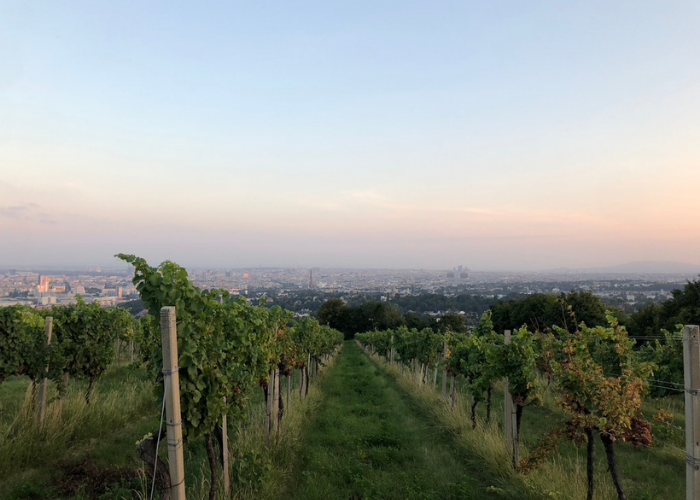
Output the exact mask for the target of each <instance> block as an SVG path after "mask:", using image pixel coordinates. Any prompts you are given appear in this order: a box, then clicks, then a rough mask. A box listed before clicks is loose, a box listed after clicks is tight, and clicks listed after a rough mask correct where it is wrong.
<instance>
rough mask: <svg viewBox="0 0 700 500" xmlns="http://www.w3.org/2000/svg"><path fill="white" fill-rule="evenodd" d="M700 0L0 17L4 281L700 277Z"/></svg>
mask: <svg viewBox="0 0 700 500" xmlns="http://www.w3.org/2000/svg"><path fill="white" fill-rule="evenodd" d="M699 23H700V4H698V3H697V2H694V1H689V0H686V1H677V2H658V1H644V0H634V1H616V2H599V1H574V2H566V3H562V2H553V1H540V2H534V3H533V2H517V1H514V0H513V1H504V2H472V1H467V2H442V1H441V2H395V1H394V2H391V1H381V2H366V1H360V2H351V3H346V4H343V3H328V2H319V1H301V2H292V3H290V2H264V3H260V2H257V3H255V2H254V3H250V2H248V3H242V2H236V3H225V2H213V3H207V4H201V3H198V4H193V3H188V2H180V1H170V2H147V3H143V2H127V1H125V2H109V3H83V2H74V1H66V2H60V3H58V2H48V1H37V2H19V1H14V0H11V1H9V2H4V3H3V4H2V6H0V116H2V119H1V120H0V266H40V265H63V266H84V265H86V264H93V265H100V266H104V265H110V264H111V265H113V266H117V265H119V262H118V261H116V259H114V258H113V255H114V254H115V253H118V252H127V253H135V254H138V255H141V256H144V257H146V258H148V259H149V261H153V263H157V262H160V261H162V260H165V259H171V260H175V261H177V262H179V263H181V264H183V265H186V266H198V267H207V266H209V267H231V268H234V267H246V266H258V265H259V266H294V265H299V266H309V267H311V266H320V267H365V268H427V269H447V268H451V267H453V266H455V265H457V264H464V265H466V266H468V267H470V268H472V269H481V270H489V269H522V270H536V269H552V268H557V267H569V268H590V267H602V266H610V265H616V264H622V263H625V262H631V261H678V262H685V263H690V264H700V258H699V257H698V256H699V255H700V216H698V214H700V196H699V195H698V186H700V121H698V116H700V54H699V53H698V47H700V30H698V29H697V27H698V25H699Z"/></svg>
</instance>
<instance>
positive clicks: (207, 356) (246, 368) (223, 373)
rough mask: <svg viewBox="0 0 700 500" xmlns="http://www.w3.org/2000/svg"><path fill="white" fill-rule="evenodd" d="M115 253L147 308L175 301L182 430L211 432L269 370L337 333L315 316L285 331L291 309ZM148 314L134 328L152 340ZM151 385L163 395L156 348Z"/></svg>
mask: <svg viewBox="0 0 700 500" xmlns="http://www.w3.org/2000/svg"><path fill="white" fill-rule="evenodd" d="M118 257H119V258H120V259H122V260H124V261H125V262H128V263H130V264H132V265H133V266H134V268H135V274H134V279H133V282H134V285H136V288H137V290H138V292H139V295H140V296H141V299H142V300H143V301H144V303H145V304H146V306H147V308H148V310H149V312H150V314H151V315H152V316H154V318H155V317H157V316H158V314H159V312H160V310H161V308H162V307H165V306H174V307H175V308H176V314H177V339H178V353H179V360H178V365H179V368H180V391H181V393H180V401H181V407H182V416H183V433H184V434H185V435H187V436H191V437H194V436H197V435H200V434H211V433H212V432H213V431H214V429H215V427H216V425H218V423H219V422H220V421H221V418H222V417H223V415H225V414H233V415H236V414H240V413H241V411H242V410H243V408H244V406H245V403H246V402H247V401H248V398H249V397H250V394H251V393H252V391H253V389H255V388H256V387H258V385H260V384H266V383H267V381H268V378H269V372H270V369H271V368H272V367H273V366H283V367H284V368H285V369H288V365H289V363H290V362H295V363H296V362H297V360H298V359H300V355H303V356H304V358H303V359H304V361H305V359H306V355H307V354H311V356H312V357H314V358H316V359H318V358H320V357H321V356H323V355H324V354H329V353H330V352H331V351H332V349H334V348H335V347H336V346H337V345H338V343H339V342H340V341H341V340H342V335H341V334H340V333H339V332H337V331H335V330H332V329H331V328H329V327H322V326H321V325H319V323H318V322H317V321H316V320H305V321H302V322H300V324H299V325H297V326H296V327H295V328H294V330H293V332H292V333H291V334H289V335H288V334H287V327H288V324H289V321H290V314H289V313H288V312H286V311H283V310H282V309H281V308H279V307H273V308H272V309H267V308H265V307H256V306H251V305H249V304H248V303H247V302H246V300H245V299H244V298H242V297H239V298H237V299H236V298H233V297H232V296H231V295H230V294H229V293H228V292H227V291H225V290H217V289H213V290H202V289H200V288H198V287H196V286H194V284H193V283H192V282H191V281H190V280H189V278H188V275H187V271H186V270H185V269H184V268H182V267H180V266H179V265H177V264H175V263H174V262H170V261H166V262H163V263H162V264H160V266H158V267H157V268H155V267H151V266H149V265H148V263H147V262H146V261H145V260H144V259H142V258H139V257H136V256H134V255H124V254H120V255H118ZM153 321H154V320H151V322H147V321H143V323H142V325H141V326H142V329H141V332H142V333H141V334H142V335H144V338H146V339H148V340H149V344H151V345H153V346H154V347H155V346H156V345H157V344H156V339H155V337H154V335H153V334H152V328H153V326H154V323H153ZM151 357H152V370H153V372H154V375H155V378H156V381H157V385H156V387H157V391H158V393H159V395H160V396H162V391H163V385H162V379H163V375H162V366H163V363H162V353H161V350H160V349H157V348H154V349H152V350H151Z"/></svg>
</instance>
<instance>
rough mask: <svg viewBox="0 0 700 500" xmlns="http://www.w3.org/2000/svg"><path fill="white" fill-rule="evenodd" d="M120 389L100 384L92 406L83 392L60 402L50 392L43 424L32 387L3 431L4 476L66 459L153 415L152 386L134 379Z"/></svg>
mask: <svg viewBox="0 0 700 500" xmlns="http://www.w3.org/2000/svg"><path fill="white" fill-rule="evenodd" d="M132 382H133V383H131V384H128V385H127V384H125V385H124V386H123V387H122V388H120V389H119V390H118V391H116V390H110V391H105V392H102V391H101V390H100V386H99V385H98V386H97V387H96V388H95V390H94V394H93V396H92V398H91V399H92V402H91V404H90V405H87V404H86V403H85V397H84V393H83V391H82V388H78V387H75V388H73V389H72V390H69V392H68V394H67V396H66V397H65V398H64V399H63V400H60V399H59V398H58V395H57V392H56V391H55V390H54V391H52V392H50V394H49V401H50V402H49V404H48V405H47V408H46V412H45V416H44V422H43V425H41V426H40V425H39V424H38V422H37V419H36V415H35V412H34V402H33V398H32V389H31V386H29V387H28V388H27V391H26V395H25V398H24V402H23V403H22V406H21V407H20V409H19V411H18V412H17V414H16V415H15V416H14V418H13V419H12V420H11V421H10V422H9V424H5V425H3V426H2V427H0V477H3V476H6V475H8V474H10V473H12V472H13V471H16V470H19V469H24V468H36V467H42V466H46V465H49V464H53V463H56V462H59V461H60V460H63V459H64V458H65V457H67V456H69V455H70V454H71V451H74V450H75V449H76V448H79V447H81V446H84V445H85V444H86V443H89V441H90V440H92V439H99V438H100V437H103V436H105V435H108V434H109V433H111V432H114V431H115V430H116V429H121V428H122V427H124V426H125V425H127V424H128V423H129V422H130V421H132V420H133V419H135V418H137V417H141V416H142V415H143V414H144V413H145V412H148V411H150V405H151V404H152V399H153V398H152V395H151V394H152V385H151V384H148V383H145V382H142V381H135V380H134V381H132Z"/></svg>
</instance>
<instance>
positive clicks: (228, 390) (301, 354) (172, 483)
mask: <svg viewBox="0 0 700 500" xmlns="http://www.w3.org/2000/svg"><path fill="white" fill-rule="evenodd" d="M118 257H119V258H121V259H122V260H124V261H126V262H129V263H131V264H132V265H133V266H134V270H135V274H134V279H133V281H134V284H135V285H136V287H137V290H138V291H139V294H140V296H141V298H142V300H143V301H144V303H145V304H146V307H147V309H148V312H149V315H148V316H146V317H143V318H141V319H139V320H135V319H133V318H132V316H131V315H130V314H129V313H128V312H127V311H125V310H123V309H103V308H102V307H100V305H99V304H96V303H92V304H87V303H85V302H84V301H82V300H81V299H78V302H77V304H73V305H69V306H54V307H53V308H52V309H51V310H44V311H38V310H35V309H32V308H29V307H23V306H11V307H2V308H0V383H1V382H2V381H3V380H5V379H6V378H7V377H9V376H13V375H26V376H27V377H29V379H30V380H31V382H32V387H33V388H34V389H33V393H34V397H33V399H32V400H33V401H36V400H37V399H38V401H39V402H41V401H42V396H41V394H38V391H37V384H39V383H40V382H41V381H42V380H43V379H48V380H51V381H53V382H54V383H55V384H56V387H57V389H58V391H59V394H61V395H62V394H65V392H66V388H67V386H68V383H69V380H70V378H71V377H76V378H81V379H86V380H87V381H88V389H87V391H86V393H85V400H86V402H87V403H88V404H90V396H91V393H92V391H93V389H94V385H95V382H96V381H97V379H98V378H99V377H100V375H101V374H102V373H103V372H104V371H105V370H106V369H107V367H108V366H109V365H110V364H111V363H112V362H113V361H114V360H115V353H116V351H117V350H118V349H115V345H118V344H117V343H123V342H127V343H128V345H130V347H129V351H130V357H131V356H133V354H132V353H134V351H135V350H136V348H135V347H131V346H132V345H134V346H138V349H137V350H138V353H139V356H138V358H137V359H136V361H137V362H138V363H146V366H147V367H148V369H149V371H150V373H151V374H152V377H153V380H154V381H155V383H156V388H157V392H158V397H159V399H160V400H161V404H162V407H163V411H164V412H165V410H168V411H167V413H168V417H167V425H165V426H162V427H161V428H160V429H158V430H156V431H155V432H153V433H152V434H150V435H147V436H146V437H145V438H144V439H142V440H140V441H139V442H138V452H139V454H140V456H141V458H142V459H143V460H144V461H145V462H146V463H147V464H148V465H149V466H150V467H151V468H152V469H151V472H152V474H153V477H154V485H155V484H158V485H159V486H160V488H161V490H162V494H163V496H166V497H167V496H169V495H170V494H171V493H172V494H173V498H184V496H182V495H184V483H183V481H184V474H182V470H181V469H179V470H178V469H177V467H179V466H178V465H177V463H178V459H177V458H175V455H171V453H170V452H171V451H173V452H177V451H178V450H179V452H180V453H181V452H182V446H183V445H184V446H189V445H190V444H191V443H192V442H193V441H194V439H195V438H197V437H198V436H201V437H202V438H203V439H204V442H205V446H206V451H207V459H208V463H209V468H210V472H211V476H210V489H209V498H211V499H213V498H214V497H215V496H216V493H217V490H218V481H219V470H218V462H219V460H220V461H221V462H222V465H224V467H223V470H222V476H223V487H224V490H225V492H226V493H227V494H228V493H229V491H228V490H229V487H230V480H229V477H228V466H227V465H228V464H227V462H228V445H227V443H226V440H227V435H226V434H227V433H226V432H225V431H226V427H227V425H226V420H227V419H233V420H234V421H242V420H244V419H245V418H247V416H248V413H247V412H248V406H249V401H250V398H251V396H252V394H253V392H254V391H256V390H262V391H263V392H264V394H265V404H266V408H267V409H268V411H266V412H265V413H266V418H265V423H264V425H265V435H266V437H265V440H266V444H269V443H270V440H271V438H272V436H274V435H276V434H277V433H278V432H279V428H280V427H279V424H280V422H281V420H282V419H283V418H284V415H285V413H286V412H288V411H289V400H290V398H291V376H292V374H293V372H294V370H298V371H299V372H300V373H301V377H300V378H301V382H302V383H301V385H300V393H299V397H300V398H302V399H303V398H304V397H305V396H306V395H307V394H308V391H309V385H310V384H311V383H312V382H313V381H314V380H315V379H316V378H317V376H318V373H319V368H320V366H321V365H323V364H324V363H325V362H326V361H327V360H329V359H330V357H332V356H333V355H334V354H335V353H336V352H337V351H338V349H339V348H340V346H341V345H342V341H343V335H342V334H341V333H340V332H338V331H336V330H333V329H331V328H330V327H328V326H324V325H320V324H319V323H318V321H316V320H315V319H313V318H307V319H303V320H301V321H298V322H296V321H292V315H291V313H290V312H288V311H284V310H282V309H281V308H280V307H272V308H267V307H263V306H262V304H260V305H250V304H248V302H247V301H246V299H245V298H242V297H234V296H232V295H230V294H229V293H228V292H227V291H226V290H218V289H215V290H202V289H200V288H197V287H195V286H194V284H193V283H192V282H191V281H190V280H189V278H188V275H187V272H186V270H185V269H184V268H182V267H180V266H178V265H177V264H175V263H173V262H163V263H162V264H160V265H159V266H158V267H151V266H149V265H148V263H147V262H146V261H145V260H144V259H141V258H138V257H136V256H133V255H124V254H120V255H119V256H118ZM161 312H162V313H161ZM161 314H162V316H161ZM48 332H51V333H52V336H51V340H50V342H47V334H48ZM161 333H162V336H161ZM167 339H171V340H173V341H172V342H166V340H167ZM132 342H133V344H132ZM283 379H286V386H287V390H286V398H285V397H284V394H283V390H282V383H281V381H282V380H283ZM174 382H177V384H175V383H174ZM177 385H179V396H178V395H177V391H176V390H175V386H177ZM42 387H44V385H43V384H42ZM175 399H177V401H178V402H179V406H180V411H178V409H177V406H178V404H175ZM38 406H39V408H43V407H44V405H42V404H39V405H38ZM37 419H38V420H40V416H39V415H38V417H37ZM177 428H180V429H181V433H182V435H181V436H179V435H178V432H177V430H176V429H177ZM163 438H165V440H166V441H167V448H168V455H169V457H170V460H169V462H170V467H175V469H171V470H170V471H169V470H168V469H169V468H168V466H166V465H165V464H164V462H163V461H161V460H160V458H159V457H158V446H159V444H160V440H161V439H163ZM215 442H216V443H217V444H218V446H219V451H220V453H219V456H218V457H217V455H216V454H215V452H214V444H215ZM178 491H179V492H182V495H181V494H180V493H177V492H178Z"/></svg>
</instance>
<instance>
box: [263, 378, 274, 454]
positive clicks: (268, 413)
mask: <svg viewBox="0 0 700 500" xmlns="http://www.w3.org/2000/svg"><path fill="white" fill-rule="evenodd" d="M274 383H275V379H274V378H273V373H272V370H270V371H269V372H268V381H267V389H265V446H269V445H270V431H271V430H272V422H271V420H272V393H273V388H272V386H273V385H274Z"/></svg>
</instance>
